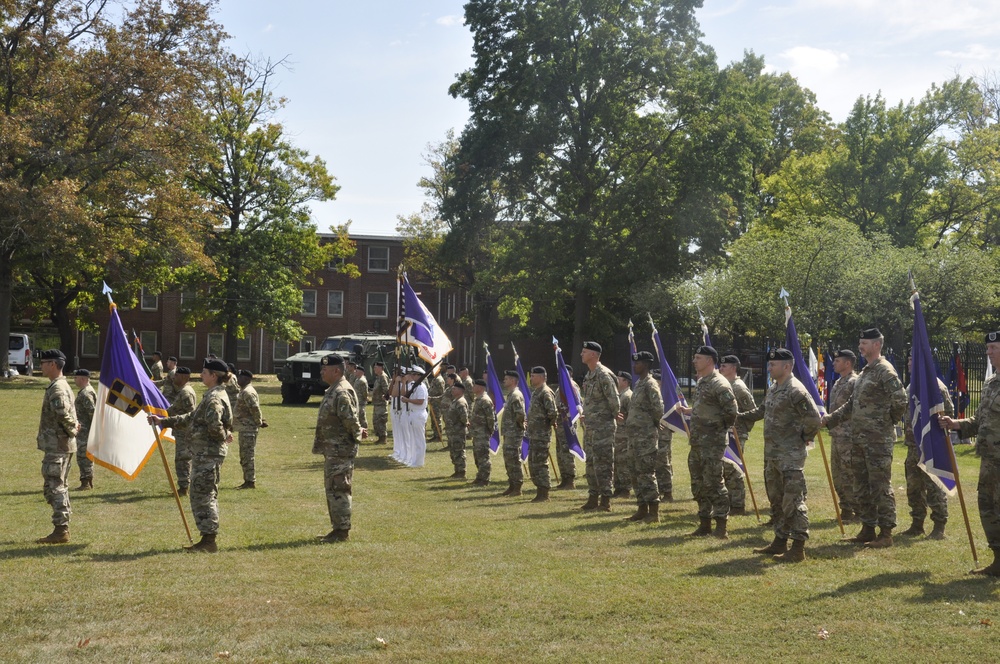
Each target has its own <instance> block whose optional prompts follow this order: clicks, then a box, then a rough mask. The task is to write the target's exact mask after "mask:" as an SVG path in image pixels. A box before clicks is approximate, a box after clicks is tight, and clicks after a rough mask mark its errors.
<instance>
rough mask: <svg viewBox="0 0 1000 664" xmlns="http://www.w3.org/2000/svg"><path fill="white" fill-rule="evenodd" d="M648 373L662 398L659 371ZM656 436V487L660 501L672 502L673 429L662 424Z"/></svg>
mask: <svg viewBox="0 0 1000 664" xmlns="http://www.w3.org/2000/svg"><path fill="white" fill-rule="evenodd" d="M650 355H652V353H650ZM650 375H651V376H652V377H653V381H654V382H655V383H656V385H657V388H658V389H659V390H660V397H661V399H662V395H663V388H662V387H660V383H661V381H662V379H663V376H662V375H661V374H660V372H659V371H652V372H650ZM657 438H659V442H658V443H657V449H656V488H657V490H658V491H659V492H660V502H661V503H672V502H673V501H674V452H673V445H674V431H673V429H671V428H670V427H668V426H662V427H660V430H659V433H658V435H657Z"/></svg>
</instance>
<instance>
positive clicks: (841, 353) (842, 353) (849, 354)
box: [833, 348, 858, 362]
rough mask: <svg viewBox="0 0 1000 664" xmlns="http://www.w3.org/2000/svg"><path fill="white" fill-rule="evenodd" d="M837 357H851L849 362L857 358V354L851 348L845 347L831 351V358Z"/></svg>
mask: <svg viewBox="0 0 1000 664" xmlns="http://www.w3.org/2000/svg"><path fill="white" fill-rule="evenodd" d="M838 357H848V358H850V359H851V362H854V361H856V360H857V359H858V356H857V355H855V354H854V351H853V350H847V349H846V348H842V349H840V350H835V351H833V359H835V360H836V359H837V358H838Z"/></svg>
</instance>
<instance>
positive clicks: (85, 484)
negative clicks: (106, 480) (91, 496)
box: [76, 477, 94, 491]
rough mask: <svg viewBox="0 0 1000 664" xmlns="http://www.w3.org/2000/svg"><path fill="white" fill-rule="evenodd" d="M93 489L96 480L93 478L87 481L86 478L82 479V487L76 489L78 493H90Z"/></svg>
mask: <svg viewBox="0 0 1000 664" xmlns="http://www.w3.org/2000/svg"><path fill="white" fill-rule="evenodd" d="M93 488H94V479H93V478H92V477H88V478H86V479H84V478H82V477H81V478H80V486H78V487H76V490H77V491H89V490H90V489H93Z"/></svg>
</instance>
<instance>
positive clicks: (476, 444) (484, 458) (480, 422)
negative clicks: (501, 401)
mask: <svg viewBox="0 0 1000 664" xmlns="http://www.w3.org/2000/svg"><path fill="white" fill-rule="evenodd" d="M472 393H473V394H474V395H476V400H475V401H473V402H472V414H471V415H470V416H469V428H470V429H471V430H472V458H473V459H474V460H475V462H476V469H477V472H476V479H475V480H474V481H473V482H472V484H473V485H474V486H486V485H488V484H489V483H490V472H491V471H492V469H493V466H492V464H491V463H490V436H492V435H493V431H494V430H495V429H496V423H497V414H496V410H494V408H493V400H492V399H490V395H489V394H487V392H486V381H485V380H483V379H481V378H480V379H478V380H476V381H475V382H474V383H473V385H472Z"/></svg>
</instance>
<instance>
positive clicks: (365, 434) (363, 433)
mask: <svg viewBox="0 0 1000 664" xmlns="http://www.w3.org/2000/svg"><path fill="white" fill-rule="evenodd" d="M367 437H368V429H362V430H361V440H364V439H365V438H367Z"/></svg>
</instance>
